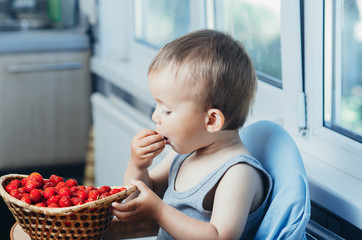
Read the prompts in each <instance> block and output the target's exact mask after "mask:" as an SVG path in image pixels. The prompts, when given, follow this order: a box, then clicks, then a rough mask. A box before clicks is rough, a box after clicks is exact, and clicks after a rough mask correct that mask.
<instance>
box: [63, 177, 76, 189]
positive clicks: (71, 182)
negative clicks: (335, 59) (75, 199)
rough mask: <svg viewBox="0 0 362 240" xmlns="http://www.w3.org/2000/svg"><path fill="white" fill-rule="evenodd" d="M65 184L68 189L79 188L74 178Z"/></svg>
mask: <svg viewBox="0 0 362 240" xmlns="http://www.w3.org/2000/svg"><path fill="white" fill-rule="evenodd" d="M65 183H66V184H67V185H68V187H73V186H78V182H77V181H76V180H75V179H73V178H70V179H68V180H67V181H66V182H65Z"/></svg>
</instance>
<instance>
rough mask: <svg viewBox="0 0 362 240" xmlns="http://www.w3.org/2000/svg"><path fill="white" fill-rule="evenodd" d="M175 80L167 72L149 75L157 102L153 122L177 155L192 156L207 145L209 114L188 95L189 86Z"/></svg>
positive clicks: (152, 91) (179, 80)
mask: <svg viewBox="0 0 362 240" xmlns="http://www.w3.org/2000/svg"><path fill="white" fill-rule="evenodd" d="M173 78H174V75H173V74H171V73H170V72H169V70H167V69H166V70H162V71H161V72H157V73H152V74H150V76H149V87H150V91H151V94H152V96H153V98H154V99H155V101H156V109H155V112H154V113H153V115H152V120H153V121H154V122H155V123H156V124H157V126H156V131H157V132H158V133H160V134H162V135H163V136H165V137H166V138H168V141H169V143H170V145H171V147H172V148H173V149H174V150H175V151H176V152H178V153H190V152H192V151H194V150H196V149H198V148H201V147H203V146H204V145H205V139H207V134H208V132H207V130H206V127H205V121H206V119H207V112H206V111H204V110H203V109H202V108H201V106H200V104H197V103H196V102H195V101H194V100H193V99H192V98H191V97H190V96H189V94H188V92H189V91H190V89H188V87H187V84H185V83H183V82H182V79H177V80H175V79H173Z"/></svg>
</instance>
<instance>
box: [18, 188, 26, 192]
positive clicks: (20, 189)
mask: <svg viewBox="0 0 362 240" xmlns="http://www.w3.org/2000/svg"><path fill="white" fill-rule="evenodd" d="M18 190H19V192H20V193H26V190H25V188H24V187H21V188H19V189H18Z"/></svg>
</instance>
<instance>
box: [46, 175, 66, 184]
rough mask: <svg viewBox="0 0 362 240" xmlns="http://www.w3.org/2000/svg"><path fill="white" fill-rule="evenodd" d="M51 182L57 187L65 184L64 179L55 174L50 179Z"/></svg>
mask: <svg viewBox="0 0 362 240" xmlns="http://www.w3.org/2000/svg"><path fill="white" fill-rule="evenodd" d="M49 181H51V182H53V183H54V184H55V185H57V184H58V183H60V182H64V179H63V178H62V177H60V176H57V175H55V174H53V175H51V176H50V178H49Z"/></svg>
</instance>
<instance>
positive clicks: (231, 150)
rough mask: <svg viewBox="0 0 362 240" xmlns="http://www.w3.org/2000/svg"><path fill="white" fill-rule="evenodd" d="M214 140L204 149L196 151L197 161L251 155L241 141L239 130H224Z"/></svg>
mask: <svg viewBox="0 0 362 240" xmlns="http://www.w3.org/2000/svg"><path fill="white" fill-rule="evenodd" d="M211 139H212V140H211V141H210V142H209V143H208V144H207V145H206V146H205V147H203V148H200V149H198V150H196V151H195V157H196V158H197V159H202V158H210V156H215V157H217V156H224V157H225V156H227V155H238V154H249V153H248V151H247V149H246V148H245V146H244V144H243V143H242V141H241V140H240V136H239V131H238V130H223V131H220V132H218V133H216V135H215V136H214V137H213V138H211Z"/></svg>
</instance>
